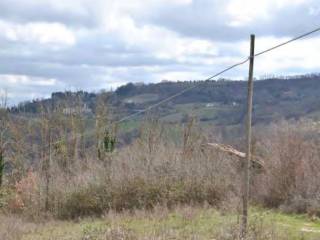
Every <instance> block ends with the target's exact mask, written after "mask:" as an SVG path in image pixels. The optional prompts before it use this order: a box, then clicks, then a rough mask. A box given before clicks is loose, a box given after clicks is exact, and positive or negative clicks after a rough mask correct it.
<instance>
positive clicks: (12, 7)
mask: <svg viewBox="0 0 320 240" xmlns="http://www.w3.org/2000/svg"><path fill="white" fill-rule="evenodd" d="M68 1H70V0H68ZM53 3H54V1H53V2H51V3H50V2H48V1H37V0H25V1H20V0H1V1H0V19H4V20H9V21H14V22H18V23H22V24H25V23H28V22H60V23H63V24H66V25H73V26H75V27H80V28H82V27H93V26H95V25H97V24H98V19H97V18H95V17H94V15H93V11H92V8H90V5H88V6H87V7H85V8H83V9H81V11H77V9H68V8H65V9H63V8H59V7H57V6H56V5H54V4H53Z"/></svg>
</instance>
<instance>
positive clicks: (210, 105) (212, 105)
mask: <svg viewBox="0 0 320 240" xmlns="http://www.w3.org/2000/svg"><path fill="white" fill-rule="evenodd" d="M216 106H217V103H206V107H207V108H210V107H216Z"/></svg>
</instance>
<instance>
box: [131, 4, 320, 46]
mask: <svg viewBox="0 0 320 240" xmlns="http://www.w3.org/2000/svg"><path fill="white" fill-rule="evenodd" d="M226 3H227V1H223V2H222V1H221V0H195V1H193V2H192V3H190V4H188V5H184V6H173V7H167V6H163V7H162V9H160V10H158V11H157V12H151V13H146V14H145V15H143V16H140V17H137V19H138V21H140V22H142V23H143V22H145V23H147V22H152V23H153V24H155V25H158V26H163V27H166V28H168V29H170V30H172V31H175V32H178V33H180V34H182V35H184V36H189V37H194V38H205V39H209V40H218V41H229V42H235V41H239V40H243V39H247V38H248V36H249V35H250V34H252V33H254V34H256V35H257V36H275V37H284V36H294V35H296V34H299V33H301V32H305V31H308V30H309V29H313V28H314V27H316V26H318V24H319V17H320V13H319V11H318V12H317V13H315V14H310V12H309V11H310V8H311V7H315V8H319V6H320V5H319V2H318V1H316V0H313V1H307V2H306V3H305V4H304V5H294V4H292V5H286V7H285V8H283V9H279V10H276V9H275V10H274V11H273V12H272V16H271V20H270V19H265V20H263V19H261V20H260V21H253V22H251V23H249V24H246V25H244V26H237V27H233V26H230V24H229V23H230V19H228V17H227V16H226V14H225V4H226ZM228 21H229V22H228Z"/></svg>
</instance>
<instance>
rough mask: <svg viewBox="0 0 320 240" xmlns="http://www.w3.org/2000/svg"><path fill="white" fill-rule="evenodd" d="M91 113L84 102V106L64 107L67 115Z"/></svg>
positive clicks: (64, 112)
mask: <svg viewBox="0 0 320 240" xmlns="http://www.w3.org/2000/svg"><path fill="white" fill-rule="evenodd" d="M89 113H92V111H91V109H90V108H89V107H88V106H87V104H83V105H82V106H76V107H66V108H64V109H63V114H65V115H72V114H89Z"/></svg>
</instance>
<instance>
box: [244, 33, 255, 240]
mask: <svg viewBox="0 0 320 240" xmlns="http://www.w3.org/2000/svg"><path fill="white" fill-rule="evenodd" d="M254 40H255V36H254V35H251V36H250V59H249V60H250V65H249V78H248V98H247V123H246V140H247V141H246V142H247V150H246V161H245V165H244V171H243V172H244V174H243V189H242V194H243V199H242V203H243V206H242V222H241V239H246V237H247V225H248V205H249V194H250V165H251V132H252V129H251V122H252V97H253V64H254Z"/></svg>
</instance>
